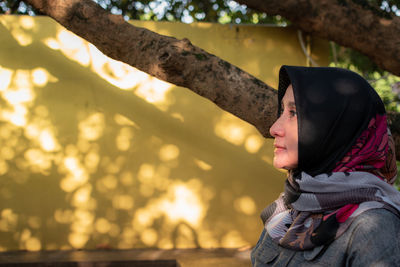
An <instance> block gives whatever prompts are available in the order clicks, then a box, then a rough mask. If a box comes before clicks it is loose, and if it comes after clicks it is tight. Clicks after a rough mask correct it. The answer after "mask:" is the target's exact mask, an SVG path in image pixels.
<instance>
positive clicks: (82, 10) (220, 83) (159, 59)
mask: <svg viewBox="0 0 400 267" xmlns="http://www.w3.org/2000/svg"><path fill="white" fill-rule="evenodd" d="M24 1H25V2H26V3H28V4H31V5H32V6H33V7H35V8H36V9H38V10H39V11H40V12H42V13H44V14H46V15H48V16H50V17H51V18H53V19H54V20H56V21H57V22H59V23H60V24H61V25H63V26H64V27H65V28H67V29H69V30H70V31H72V32H74V33H75V34H77V35H79V36H81V37H82V38H84V39H86V40H87V41H89V42H91V43H92V44H93V45H95V46H96V47H97V48H98V49H99V50H101V51H102V52H103V53H104V54H106V55H107V56H109V57H111V58H114V59H116V60H119V61H122V62H125V63H127V64H129V65H131V66H133V67H135V68H137V69H140V70H142V71H144V72H146V73H149V74H150V75H153V76H155V77H157V78H158V79H161V80H164V81H167V82H170V83H173V84H175V85H178V86H183V87H187V88H188V89H190V90H192V91H193V92H195V93H197V94H199V95H201V96H203V97H205V98H207V99H209V100H211V101H212V102H214V103H215V104H216V105H218V106H219V107H220V108H222V109H223V110H225V111H227V112H230V113H232V114H233V115H235V116H237V117H239V118H241V119H243V120H245V121H247V122H249V123H250V124H252V125H254V126H255V127H256V128H257V129H258V130H259V132H260V133H261V134H262V135H263V136H264V137H271V136H270V135H269V128H270V127H271V125H272V124H273V122H274V121H275V119H276V113H277V93H276V90H274V89H273V88H272V87H270V86H268V85H266V84H265V83H263V82H262V81H260V80H258V79H257V78H255V77H253V76H251V75H250V74H248V73H246V72H244V71H243V70H241V69H239V68H237V67H236V66H233V65H231V64H230V63H228V62H226V61H224V60H222V59H220V58H218V57H216V56H215V55H212V54H209V53H207V52H205V51H204V50H202V49H200V48H198V47H196V46H193V45H192V44H191V43H190V41H189V40H187V39H183V40H177V39H175V38H173V37H167V36H163V35H159V34H157V33H154V32H151V31H149V30H146V29H143V28H139V27H134V26H132V25H131V24H129V23H127V22H125V21H124V19H123V18H122V17H121V16H118V15H112V14H110V13H108V12H107V11H105V10H103V9H102V8H101V7H100V6H98V5H97V4H95V3H94V2H93V1H91V0H24ZM318 1H320V2H321V3H324V4H325V6H324V8H326V9H331V8H330V7H329V6H328V4H329V3H328V2H329V1H328V0H315V1H313V0H310V1H297V0H296V1H291V0H290V1H282V3H280V1H278V0H271V1H265V2H264V1H261V0H260V1H256V0H253V1H251V0H248V1H245V0H241V1H240V2H242V3H245V4H248V5H249V6H251V7H253V8H255V6H254V5H255V4H258V5H259V8H258V10H266V9H267V8H270V5H269V3H270V2H272V3H275V2H276V3H275V5H276V6H275V7H274V9H270V11H269V12H272V13H270V14H275V13H276V14H282V15H285V16H286V13H284V12H287V17H288V18H289V19H291V17H290V16H293V18H292V19H291V20H292V21H293V22H294V23H297V21H298V23H299V25H302V26H301V27H306V26H307V25H308V26H309V28H307V27H306V28H307V29H313V27H314V28H317V29H318V28H319V27H321V25H319V26H318V25H313V24H312V23H311V22H307V21H310V18H312V16H311V15H310V18H309V17H307V16H305V15H304V14H309V13H310V11H308V10H307V8H314V9H315V8H316V7H314V6H312V4H314V5H317V4H315V3H314V2H316V3H318ZM331 2H334V3H336V2H335V1H331ZM295 3H296V4H297V3H298V7H296V4H295ZM305 3H310V4H309V5H307V4H305ZM330 4H331V5H333V7H336V5H335V4H332V3H330ZM272 6H273V5H272ZM285 8H287V9H288V11H285ZM303 9H304V10H303ZM271 10H273V11H271ZM294 10H295V11H294ZM296 12H297V13H298V14H296ZM301 12H305V13H303V16H301V14H302V13H301ZM315 12H317V11H315ZM321 12H322V11H321ZM295 14H296V15H295ZM312 14H314V13H312ZM316 14H318V13H316ZM324 14H325V13H324ZM320 16H322V15H320ZM324 16H327V17H328V18H325V17H323V18H322V19H321V18H319V19H320V22H319V24H325V23H327V21H330V20H329V17H330V15H329V14H328V15H324ZM301 17H304V21H305V22H302V20H301ZM295 18H296V19H295ZM314 20H315V21H317V20H318V18H314ZM393 20H394V19H393ZM315 23H316V22H315ZM396 23H397V22H396ZM316 24H317V23H316ZM353 24H357V23H353ZM304 25H306V26H304ZM393 25H394V24H393ZM396 25H397V24H396ZM331 26H332V27H337V26H335V25H334V22H331ZM299 27H300V26H299ZM301 27H300V28H301ZM346 27H347V26H346ZM391 27H392V26H391ZM301 29H303V28H301ZM304 31H305V30H304ZM306 32H312V31H311V30H308V31H306ZM332 34H333V33H332ZM320 36H322V37H327V36H324V35H322V34H321V35H320ZM350 37H351V34H350ZM337 38H339V37H337ZM359 38H361V37H359ZM393 38H398V36H396V37H395V36H393ZM332 39H333V38H332ZM362 39H363V40H364V39H368V40H370V35H368V34H367V33H365V37H362ZM399 49H400V46H399ZM383 50H384V49H383ZM382 53H383V52H382ZM396 56H397V57H396V58H398V59H400V58H399V57H400V53H399V54H397V55H396ZM388 61H390V62H394V61H397V60H396V59H395V57H394V56H392V57H390V60H388ZM395 63H397V64H399V65H400V60H399V61H398V62H395ZM393 64H394V63H390V64H389V65H393ZM399 68H400V67H399ZM399 73H400V72H399ZM389 123H391V129H392V134H393V136H394V139H395V143H396V149H397V151H400V127H398V126H399V125H400V115H398V114H389Z"/></svg>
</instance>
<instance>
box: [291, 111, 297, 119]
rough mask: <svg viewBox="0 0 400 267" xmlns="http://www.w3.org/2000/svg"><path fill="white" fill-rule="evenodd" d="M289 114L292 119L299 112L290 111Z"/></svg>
mask: <svg viewBox="0 0 400 267" xmlns="http://www.w3.org/2000/svg"><path fill="white" fill-rule="evenodd" d="M289 113H290V116H291V117H294V116H297V111H296V110H290V111H289Z"/></svg>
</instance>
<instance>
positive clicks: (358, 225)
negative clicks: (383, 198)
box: [348, 209, 400, 235]
mask: <svg viewBox="0 0 400 267" xmlns="http://www.w3.org/2000/svg"><path fill="white" fill-rule="evenodd" d="M348 231H349V232H350V233H351V234H352V235H355V234H358V235H360V234H363V233H364V232H366V233H367V234H368V235H370V234H371V233H374V232H380V233H383V232H390V233H392V234H393V233H400V217H398V216H397V215H395V214H394V213H393V212H391V211H389V210H386V209H371V210H367V211H365V212H363V213H361V214H360V215H358V216H357V217H356V218H355V219H354V221H353V223H352V224H351V225H350V227H349V229H348Z"/></svg>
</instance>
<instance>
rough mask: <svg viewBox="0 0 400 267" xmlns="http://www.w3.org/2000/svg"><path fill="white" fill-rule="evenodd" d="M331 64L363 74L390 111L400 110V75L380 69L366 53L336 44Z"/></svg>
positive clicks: (332, 51) (332, 52)
mask: <svg viewBox="0 0 400 267" xmlns="http://www.w3.org/2000/svg"><path fill="white" fill-rule="evenodd" d="M331 58H332V63H331V64H330V66H336V67H340V68H345V69H349V70H352V71H355V72H357V73H359V74H360V75H361V76H363V77H364V78H365V79H366V80H367V81H368V82H369V83H370V84H371V85H372V87H374V88H375V90H376V91H377V92H378V94H379V95H380V97H381V98H382V100H383V103H384V104H385V108H386V110H388V111H397V112H400V98H399V95H400V88H399V87H400V77H398V76H396V75H393V74H391V73H389V72H387V71H384V70H382V69H380V68H379V67H378V66H377V65H376V64H375V63H373V62H372V61H371V60H370V59H369V58H368V57H366V56H365V55H363V54H361V53H359V52H357V51H355V50H353V49H351V48H346V47H340V46H338V45H336V44H335V45H334V47H333V48H332V50H331Z"/></svg>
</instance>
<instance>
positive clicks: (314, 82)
mask: <svg viewBox="0 0 400 267" xmlns="http://www.w3.org/2000/svg"><path fill="white" fill-rule="evenodd" d="M290 84H292V86H293V93H294V98H295V103H296V109H297V119H298V136H299V144H298V149H299V162H298V168H297V170H296V171H299V172H301V171H303V172H306V173H308V174H309V175H312V176H315V175H318V174H321V173H329V172H331V171H332V170H333V169H334V167H335V164H336V163H337V162H338V161H339V160H341V159H342V158H343V156H344V155H345V154H346V152H347V151H348V150H349V149H350V148H351V147H352V145H353V144H354V143H355V142H356V140H357V137H359V136H360V134H361V133H362V132H363V131H364V130H365V129H366V128H367V127H368V123H369V122H370V120H371V118H372V117H374V116H375V115H376V114H384V113H385V108H384V105H383V103H382V101H381V99H380V98H379V96H378V95H377V93H376V92H375V90H374V89H373V88H372V87H371V86H370V85H369V84H368V82H367V81H366V80H365V79H364V78H362V77H361V76H360V75H358V74H356V73H354V72H351V71H349V70H345V69H339V68H330V67H318V68H314V67H298V66H285V65H284V66H282V67H281V69H280V72H279V88H278V103H279V106H278V114H280V112H281V101H282V98H283V96H284V94H285V92H286V89H287V87H288V86H289V85H290Z"/></svg>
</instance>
